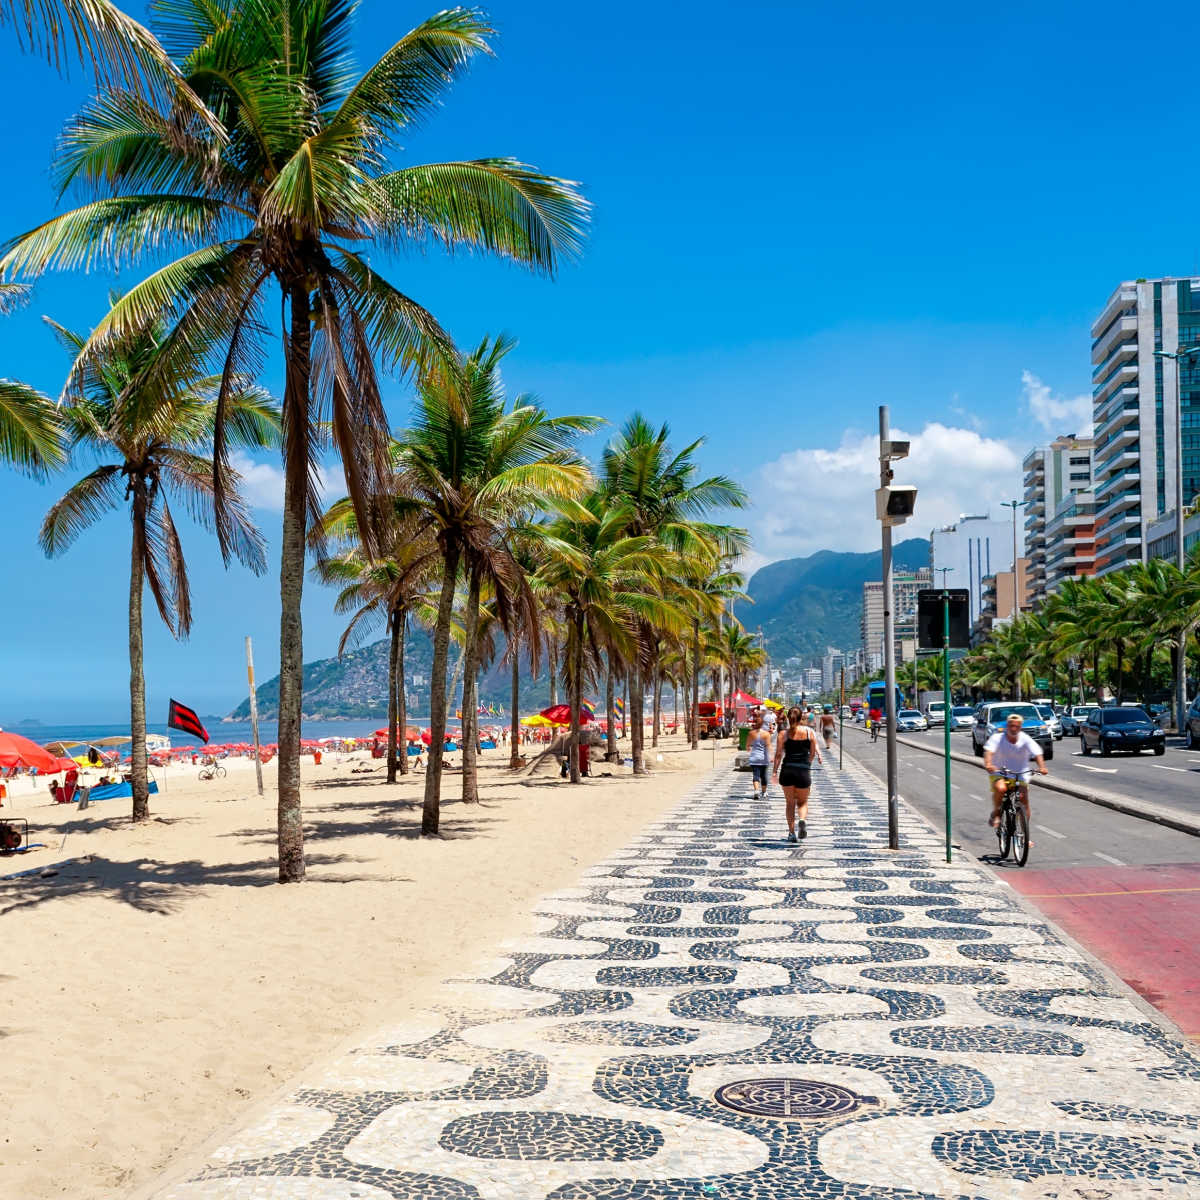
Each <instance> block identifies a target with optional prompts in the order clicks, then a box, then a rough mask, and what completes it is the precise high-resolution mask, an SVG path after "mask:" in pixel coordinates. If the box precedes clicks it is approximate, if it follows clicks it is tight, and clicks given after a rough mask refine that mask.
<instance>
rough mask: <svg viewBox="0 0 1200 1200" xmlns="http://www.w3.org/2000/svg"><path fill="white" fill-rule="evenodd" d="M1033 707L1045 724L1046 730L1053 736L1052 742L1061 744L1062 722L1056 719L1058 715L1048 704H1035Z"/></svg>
mask: <svg viewBox="0 0 1200 1200" xmlns="http://www.w3.org/2000/svg"><path fill="white" fill-rule="evenodd" d="M1034 707H1035V708H1036V709H1037V710H1038V716H1040V717H1041V718H1042V720H1043V721H1045V722H1046V726H1047V728H1048V729H1049V730H1050V732H1051V733H1052V734H1053V735H1054V740H1055V741H1056V742H1061V741H1062V736H1063V727H1062V722H1061V721H1060V720H1059V719H1058V713H1056V712H1055V711H1054V708H1053V706H1052V705H1049V704H1035V705H1034Z"/></svg>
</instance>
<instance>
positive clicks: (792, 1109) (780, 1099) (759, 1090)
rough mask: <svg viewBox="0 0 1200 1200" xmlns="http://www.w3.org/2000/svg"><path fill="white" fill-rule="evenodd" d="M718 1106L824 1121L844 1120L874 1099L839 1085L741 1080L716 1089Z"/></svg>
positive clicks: (787, 1118) (786, 1118)
mask: <svg viewBox="0 0 1200 1200" xmlns="http://www.w3.org/2000/svg"><path fill="white" fill-rule="evenodd" d="M716 1099H717V1103H718V1104H721V1105H724V1106H725V1107H726V1108H731V1109H733V1111H734V1112H739V1113H748V1114H750V1115H751V1116H755V1117H776V1118H778V1119H779V1120H783V1121H821V1120H827V1119H829V1118H830V1117H845V1116H849V1115H850V1113H852V1112H856V1111H857V1110H858V1109H859V1108H860V1107H861V1106H862V1105H864V1104H878V1103H879V1101H878V1100H877V1099H876V1098H875V1097H874V1096H860V1095H858V1093H857V1092H852V1091H850V1089H849V1088H844V1087H839V1086H838V1085H837V1084H836V1083H822V1082H820V1081H819V1080H816V1079H741V1080H738V1082H737V1083H726V1084H723V1085H722V1086H721V1087H719V1088H717V1093H716Z"/></svg>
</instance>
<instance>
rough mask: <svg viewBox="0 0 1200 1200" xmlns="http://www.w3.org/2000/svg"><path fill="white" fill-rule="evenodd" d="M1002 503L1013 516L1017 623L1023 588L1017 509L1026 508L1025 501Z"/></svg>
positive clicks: (1015, 612) (1014, 605) (1014, 614)
mask: <svg viewBox="0 0 1200 1200" xmlns="http://www.w3.org/2000/svg"><path fill="white" fill-rule="evenodd" d="M1000 503H1001V504H1002V505H1004V507H1005V508H1011V509H1012V514H1013V606H1012V617H1013V620H1014V621H1015V620H1016V619H1017V613H1019V612H1020V611H1021V601H1020V599H1018V597H1019V595H1020V587H1021V567H1020V560H1019V559H1018V558H1017V509H1018V508H1024V507H1025V501H1024V500H1001V501H1000Z"/></svg>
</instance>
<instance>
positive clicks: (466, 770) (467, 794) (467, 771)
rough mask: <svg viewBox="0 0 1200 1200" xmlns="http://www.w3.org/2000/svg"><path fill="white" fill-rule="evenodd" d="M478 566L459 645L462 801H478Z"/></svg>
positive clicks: (470, 585)
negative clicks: (463, 640)
mask: <svg viewBox="0 0 1200 1200" xmlns="http://www.w3.org/2000/svg"><path fill="white" fill-rule="evenodd" d="M479 587H480V577H479V570H478V568H476V567H472V568H471V569H470V572H469V583H468V585H467V619H466V621H465V622H464V628H465V630H466V638H465V643H466V644H465V645H464V646H463V706H462V752H463V781H462V798H463V803H464V804H478V803H479V739H478V738H477V737H476V736H475V730H476V729H477V727H478V725H479V714H478V712H477V711H476V709H478V707H479V701H478V699H477V695H478V692H479Z"/></svg>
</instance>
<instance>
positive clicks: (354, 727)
mask: <svg viewBox="0 0 1200 1200" xmlns="http://www.w3.org/2000/svg"><path fill="white" fill-rule="evenodd" d="M503 719H504V718H496V717H481V718H480V720H481V721H483V722H484V723H486V724H493V723H498V722H499V721H501V720H503ZM408 724H409V725H415V726H417V728H418V729H424V728H425V727H426V726H428V724H429V718H428V716H419V717H410V718H409V720H408ZM449 724H450V725H452V726H453V725H457V724H458V722H457V721H455V720H453V719H451V721H450V722H449ZM386 727H387V722H386V721H378V720H361V721H354V720H351V721H305V722H304V724H303V726H302V728H301V731H300V732H301V736H302V737H305V738H313V739H318V738H326V737H347V738H357V737H367V738H369V737H370V736H371V735H372V734H373V733H374V732H375V730H376V729H384V728H386ZM205 728H206V729H207V730H208V737H209V740H210V742H212V743H215V744H218V745H220V744H224V743H226V742H249V741H250V740H251V737H250V722H249V721H213V722H211V723H210V724H207V725H206V726H205ZM7 729H8V731H9V732H10V733H19V734H20V735H21V736H22V737H27V738H29V739H30V740H31V741H34V742H37V743H38V744H39V745H42V746H44V745H45V744H46V743H47V742H57V741H75V742H89V741H93V740H95V739H96V738H105V737H120V736H121V734H124V733H128V732H129V724H128V722H126V723H125V724H124V725H86V724H79V725H9V726H7ZM146 732H147V733H159V734H165V735H166V736H167V737H169V738H170V739H171V745H172V746H198V745H200V744H201V742H200V739H199V738H194V737H192V735H191V734H189V733H183V732H181V731H180V730H178V729H168V728H167V727H166V726H165V725H153V724H148V725H147V726H146ZM258 736H259V739H260V740H261V741H262V742H263V743H264V744H266V743H268V742H274V741H275V740H276V724H275V720H274V718H272V719H271V720H269V721H266V720H262V721H259V723H258Z"/></svg>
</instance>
